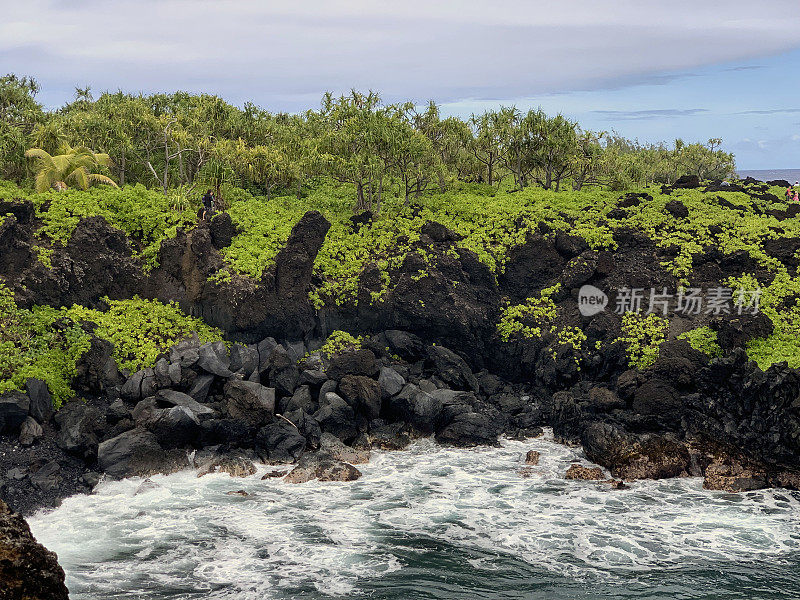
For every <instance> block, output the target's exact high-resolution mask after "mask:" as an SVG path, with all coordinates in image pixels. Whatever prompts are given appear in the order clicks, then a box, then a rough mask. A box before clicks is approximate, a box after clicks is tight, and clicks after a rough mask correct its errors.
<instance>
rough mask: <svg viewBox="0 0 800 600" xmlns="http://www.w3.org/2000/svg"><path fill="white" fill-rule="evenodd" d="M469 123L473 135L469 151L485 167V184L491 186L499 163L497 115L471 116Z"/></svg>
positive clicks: (487, 113)
mask: <svg viewBox="0 0 800 600" xmlns="http://www.w3.org/2000/svg"><path fill="white" fill-rule="evenodd" d="M469 123H470V127H471V128H472V134H473V139H472V141H471V143H470V151H471V152H472V155H473V156H474V157H475V159H476V160H477V161H478V162H479V163H481V164H482V165H483V166H484V167H486V174H487V183H488V184H489V185H493V184H494V181H495V177H494V175H495V169H496V168H497V166H498V163H499V162H500V134H501V132H500V129H499V128H498V126H497V113H492V112H488V111H487V112H485V113H483V114H482V115H477V116H476V115H472V117H470V120H469Z"/></svg>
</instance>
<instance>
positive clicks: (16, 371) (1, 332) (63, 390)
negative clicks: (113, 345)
mask: <svg viewBox="0 0 800 600" xmlns="http://www.w3.org/2000/svg"><path fill="white" fill-rule="evenodd" d="M88 349H89V335H88V334H86V332H84V331H83V329H81V327H80V326H79V325H77V324H76V323H75V322H73V321H71V320H69V319H65V318H64V313H63V311H61V310H58V309H54V308H50V307H46V306H39V307H35V308H33V309H32V310H26V309H19V308H17V305H16V304H15V302H14V298H13V295H12V294H11V292H10V291H9V290H8V288H6V287H5V286H4V285H2V283H0V394H1V393H3V392H7V391H11V390H20V389H22V388H23V386H24V385H25V381H26V380H27V379H28V378H29V377H33V378H36V379H41V380H43V381H45V382H46V383H47V386H48V388H49V389H50V392H51V394H52V396H53V400H54V403H55V407H56V408H57V407H58V406H60V405H61V403H62V402H63V401H64V400H67V399H69V398H71V397H72V396H73V395H74V392H73V391H72V389H71V388H70V381H71V380H72V378H73V377H74V375H75V363H76V362H77V360H78V359H79V358H80V357H81V356H82V355H83V354H84V352H86V351H87V350H88Z"/></svg>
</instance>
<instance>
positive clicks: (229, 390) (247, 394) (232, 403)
mask: <svg viewBox="0 0 800 600" xmlns="http://www.w3.org/2000/svg"><path fill="white" fill-rule="evenodd" d="M222 410H223V413H224V414H225V416H226V417H228V418H230V419H238V420H240V421H244V422H245V423H247V424H249V425H250V426H252V427H261V426H262V425H264V424H266V423H267V422H269V421H270V420H271V419H272V416H273V415H274V414H275V389H274V388H268V387H264V386H263V385H261V384H260V383H255V382H253V381H241V380H236V379H233V380H231V381H229V382H228V383H227V384H226V385H225V400H224V401H223V409H222Z"/></svg>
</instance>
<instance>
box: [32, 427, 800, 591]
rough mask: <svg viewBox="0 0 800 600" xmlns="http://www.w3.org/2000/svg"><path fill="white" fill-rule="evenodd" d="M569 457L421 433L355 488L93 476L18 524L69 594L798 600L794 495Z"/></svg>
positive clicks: (525, 445) (181, 476)
mask: <svg viewBox="0 0 800 600" xmlns="http://www.w3.org/2000/svg"><path fill="white" fill-rule="evenodd" d="M530 449H535V450H538V451H539V452H541V461H540V464H539V466H536V467H532V468H531V470H532V473H530V476H529V477H522V476H521V475H520V474H519V469H520V468H521V467H522V466H523V462H524V455H525V452H527V450H530ZM573 460H577V461H580V462H583V463H585V464H588V463H587V461H586V460H585V459H584V458H583V456H582V454H581V452H580V450H579V449H576V448H569V447H565V446H561V445H558V444H556V443H554V442H553V441H552V440H551V439H549V438H548V437H547V436H545V437H544V438H539V439H536V440H529V441H526V442H519V441H508V440H506V441H503V443H502V445H501V447H499V448H480V449H474V450H463V449H451V448H450V449H449V448H442V447H439V446H437V445H435V444H434V443H433V442H431V441H430V440H422V441H420V442H417V443H415V444H414V445H413V446H411V447H410V448H409V449H408V450H405V451H402V452H382V453H375V454H373V457H372V460H371V461H370V463H369V464H368V465H360V466H359V469H361V470H362V472H363V474H364V475H363V477H362V478H361V479H359V480H358V481H355V482H350V483H320V482H309V483H306V484H301V485H292V484H286V483H283V482H282V481H280V480H275V479H271V480H266V481H261V479H260V475H261V474H262V473H263V472H265V471H266V470H267V469H268V468H269V469H270V470H271V469H273V468H274V467H266V466H264V467H262V468H261V469H260V470H259V472H258V474H256V475H255V476H252V477H248V478H246V479H233V478H231V477H229V476H227V475H219V474H213V475H208V476H205V477H202V478H197V477H196V474H195V473H193V472H182V473H177V474H174V475H170V476H158V477H153V478H152V482H153V484H154V485H153V484H149V483H148V484H145V485H142V481H141V480H138V479H131V480H126V481H121V482H109V483H104V484H101V486H100V487H99V489H98V490H97V492H96V493H95V494H93V495H91V496H78V497H73V498H70V499H68V500H67V501H65V502H64V504H63V505H62V506H61V507H60V508H58V509H56V510H55V511H53V512H51V513H49V514H43V513H42V514H38V515H36V516H35V517H33V518H32V519H30V525H31V528H32V530H33V533H34V535H35V536H36V537H37V538H38V539H39V540H40V541H41V542H42V543H43V544H45V545H46V546H47V547H48V548H50V549H51V550H54V551H55V552H57V553H58V556H59V561H60V562H61V564H62V566H63V567H64V569H65V571H66V573H67V585H68V587H69V588H70V592H71V598H72V599H73V600H85V599H98V600H100V599H102V600H110V599H117V598H120V599H121V598H138V599H153V600H155V599H174V600H177V599H194V598H203V599H205V598H211V599H237V600H239V599H241V600H250V599H253V600H255V599H262V598H278V599H288V598H309V599H328V598H370V599H398V600H399V599H420V600H421V599H454V598H459V599H460V598H464V599H469V600H476V599H484V598H485V599H523V598H525V599H539V598H541V599H556V600H558V599H570V600H572V599H589V598H592V599H594V598H637V599H641V598H659V599H661V598H664V599H667V598H669V599H673V598H685V599H688V598H692V599H697V598H708V599H712V598H713V599H716V600H719V599H730V598H742V599H750V600H754V599H762V598H763V599H770V600H774V599H778V598H787V599H788V598H798V597H800V519H799V518H798V517H800V496H798V495H797V494H795V493H793V492H788V491H785V490H762V491H758V492H750V493H747V494H739V495H734V494H726V493H721V492H708V491H704V490H703V489H702V481H701V480H700V479H697V478H689V479H674V480H667V481H660V482H656V481H644V482H636V483H633V484H632V485H631V486H630V489H627V490H611V489H610V488H609V486H607V485H606V484H602V483H597V482H585V481H567V480H565V479H564V478H563V475H564V473H565V471H566V470H567V468H568V467H569V465H570V463H571V462H572V461H573ZM237 490H245V491H247V492H248V493H249V495H248V496H246V497H242V496H239V495H228V492H231V491H237Z"/></svg>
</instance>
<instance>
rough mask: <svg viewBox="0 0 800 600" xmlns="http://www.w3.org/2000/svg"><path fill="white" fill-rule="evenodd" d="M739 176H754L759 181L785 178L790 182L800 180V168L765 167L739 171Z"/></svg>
mask: <svg viewBox="0 0 800 600" xmlns="http://www.w3.org/2000/svg"><path fill="white" fill-rule="evenodd" d="M737 174H738V175H739V177H741V178H742V179H744V178H745V177H753V178H754V179H758V180H759V181H773V180H775V179H783V180H785V181H788V182H789V183H794V182H795V181H800V169H765V170H756V171H738V172H737Z"/></svg>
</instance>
